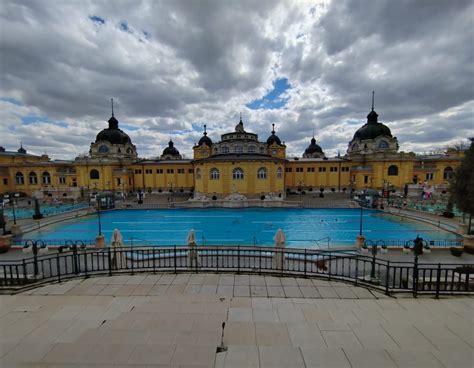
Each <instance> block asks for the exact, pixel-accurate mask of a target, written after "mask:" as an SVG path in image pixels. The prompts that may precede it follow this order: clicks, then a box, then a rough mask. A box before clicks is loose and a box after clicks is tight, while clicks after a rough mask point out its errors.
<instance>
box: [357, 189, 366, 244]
mask: <svg viewBox="0 0 474 368" xmlns="http://www.w3.org/2000/svg"><path fill="white" fill-rule="evenodd" d="M358 203H359V206H360V219H359V235H357V237H356V247H357V248H359V249H361V248H362V246H363V245H364V243H365V236H364V235H362V218H363V214H364V205H363V202H362V199H360V198H359V201H358Z"/></svg>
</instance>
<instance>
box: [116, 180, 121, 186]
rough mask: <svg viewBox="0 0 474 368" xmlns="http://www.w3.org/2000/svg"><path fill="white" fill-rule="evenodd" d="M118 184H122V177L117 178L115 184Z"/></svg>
mask: <svg viewBox="0 0 474 368" xmlns="http://www.w3.org/2000/svg"><path fill="white" fill-rule="evenodd" d="M120 185H122V179H120V178H117V186H120Z"/></svg>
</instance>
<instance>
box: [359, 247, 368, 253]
mask: <svg viewBox="0 0 474 368" xmlns="http://www.w3.org/2000/svg"><path fill="white" fill-rule="evenodd" d="M360 252H361V253H362V254H369V248H360Z"/></svg>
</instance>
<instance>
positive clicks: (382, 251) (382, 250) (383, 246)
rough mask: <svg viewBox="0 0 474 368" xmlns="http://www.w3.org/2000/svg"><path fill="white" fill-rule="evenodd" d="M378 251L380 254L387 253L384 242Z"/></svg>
mask: <svg viewBox="0 0 474 368" xmlns="http://www.w3.org/2000/svg"><path fill="white" fill-rule="evenodd" d="M380 253H382V254H387V253H388V247H387V245H386V244H383V245H382V246H381V247H380Z"/></svg>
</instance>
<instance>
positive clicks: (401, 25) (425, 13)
mask: <svg viewBox="0 0 474 368" xmlns="http://www.w3.org/2000/svg"><path fill="white" fill-rule="evenodd" d="M473 7H474V5H473V3H472V1H418V2H413V1H405V0H401V1H390V0H378V1H369V0H365V1H344V0H337V1H333V2H328V1H318V2H315V3H304V2H295V3H290V2H275V1H257V2H255V1H230V2H229V1H203V0H198V1H147V0H143V1H140V2H136V1H125V0H119V1H113V2H108V1H81V2H57V1H52V0H49V1H22V2H17V1H3V2H2V4H1V6H0V73H1V74H0V97H2V98H4V99H12V98H13V99H16V100H18V101H20V102H21V103H22V104H23V106H20V107H19V106H16V105H15V104H7V103H4V104H2V111H0V118H1V119H2V120H1V121H0V135H1V137H2V139H5V141H6V142H12V143H11V144H12V146H15V147H16V146H17V144H16V143H15V144H13V142H16V141H18V142H19V141H20V140H23V141H24V142H28V144H30V145H31V146H32V148H33V149H35V150H37V151H39V153H41V152H42V149H41V147H42V146H43V147H44V146H48V153H50V154H51V155H52V156H53V157H61V158H66V157H73V156H75V155H76V154H77V153H78V152H84V151H87V150H88V148H89V147H88V145H89V143H90V142H91V141H93V140H94V138H95V135H96V134H97V132H98V130H100V129H102V128H104V127H105V126H107V122H106V121H107V119H108V117H109V116H110V102H109V101H110V100H109V99H110V98H111V97H114V99H115V101H116V103H115V110H116V115H117V118H118V119H119V121H120V122H121V123H124V125H125V126H124V127H123V128H124V129H125V130H127V129H126V127H127V126H131V127H134V130H133V131H130V132H128V133H129V134H130V135H131V137H132V140H133V142H134V143H135V144H136V145H137V147H138V150H139V153H140V155H142V156H157V155H159V154H160V153H161V151H162V150H163V148H164V147H166V145H167V142H168V139H169V135H170V134H171V135H172V137H173V140H174V141H175V145H176V147H177V148H178V149H179V150H180V151H181V152H182V153H186V154H187V155H188V156H189V155H190V154H191V147H192V145H193V144H194V143H195V142H196V141H197V140H198V139H199V137H200V135H201V133H200V132H196V131H194V130H193V124H195V123H196V122H199V124H198V125H202V124H204V123H206V124H208V130H209V134H210V136H211V137H212V139H213V140H217V139H219V137H220V134H222V133H224V132H226V131H229V130H231V129H233V128H234V126H235V124H236V122H237V120H238V113H239V112H240V111H241V112H243V115H244V123H245V126H246V129H247V130H249V131H253V132H256V133H258V134H259V137H260V139H262V140H263V139H266V138H267V137H268V135H269V134H270V130H271V124H272V123H276V127H277V134H278V135H279V136H280V138H281V139H282V140H283V141H285V142H286V144H287V147H288V152H289V154H291V155H293V154H298V155H300V154H301V152H303V151H304V149H305V148H306V146H307V145H308V144H309V139H310V138H311V136H312V131H313V128H314V129H315V134H316V138H317V140H318V144H320V145H321V146H322V147H323V149H324V150H325V152H326V153H327V154H329V155H331V154H336V153H337V151H338V150H340V151H341V152H342V153H343V152H344V151H345V149H346V147H347V143H348V141H349V140H350V139H351V138H352V136H353V134H354V132H355V130H356V129H357V128H358V127H359V125H362V124H364V123H365V121H366V115H367V113H368V112H369V110H370V99H371V91H372V90H375V91H376V110H377V112H378V113H379V120H380V121H383V122H386V123H387V124H388V125H389V127H390V128H391V129H392V133H393V134H394V135H396V136H397V137H398V138H399V142H400V144H401V149H404V150H420V151H425V150H426V149H427V147H429V146H430V145H431V146H433V148H436V147H441V146H444V145H446V142H451V141H454V140H460V139H462V138H463V137H466V136H468V135H474V132H473V120H472V116H473V114H474V112H473V107H472V105H473V104H472V101H473V99H474V96H473V95H474V93H473V87H472V86H473V85H474V71H473V68H474V60H473V55H474V48H473V42H472V40H473V38H474V31H473V28H474V27H473V20H472V14H473V13H474V9H473ZM281 78H286V79H287V80H288V84H289V85H291V89H289V90H288V91H287V92H286V95H285V99H286V98H288V100H287V103H286V104H285V106H284V108H283V109H279V110H265V109H259V110H250V109H248V108H246V105H247V104H248V103H250V102H251V101H254V100H258V99H261V98H262V97H263V96H265V95H267V94H268V92H270V91H271V90H272V88H273V86H274V84H273V83H274V81H275V80H278V79H281ZM0 102H1V101H0ZM31 115H35V116H45V117H47V118H48V119H49V121H51V122H54V121H55V120H56V121H65V122H66V123H67V124H68V128H62V127H55V125H54V124H45V123H34V124H31V125H30V126H29V127H28V128H25V127H24V126H21V117H23V116H31ZM414 125H416V126H417V131H416V132H417V134H413V126H414ZM31 129H36V130H37V131H38V132H39V134H37V136H36V137H34V138H32V137H31V134H30V135H28V133H29V132H30V131H31ZM190 132H192V133H190ZM9 144H10V143H9ZM10 148H14V147H10Z"/></svg>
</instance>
